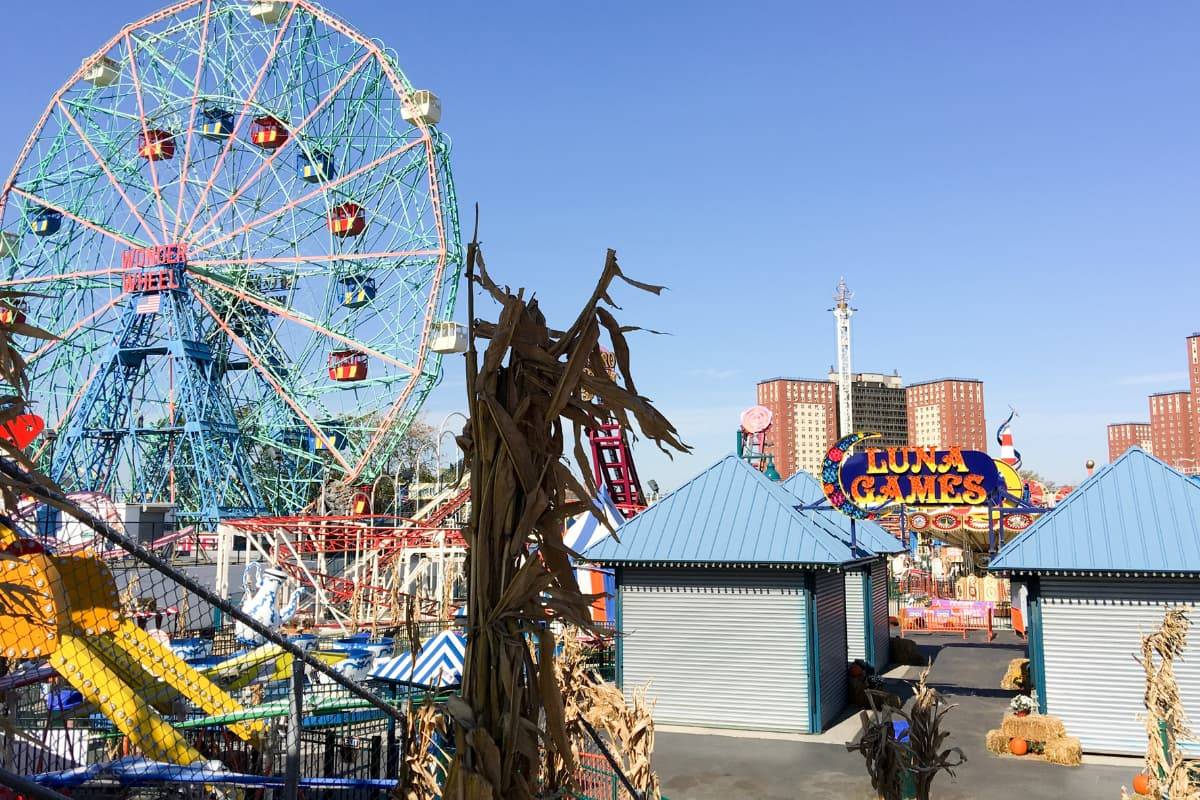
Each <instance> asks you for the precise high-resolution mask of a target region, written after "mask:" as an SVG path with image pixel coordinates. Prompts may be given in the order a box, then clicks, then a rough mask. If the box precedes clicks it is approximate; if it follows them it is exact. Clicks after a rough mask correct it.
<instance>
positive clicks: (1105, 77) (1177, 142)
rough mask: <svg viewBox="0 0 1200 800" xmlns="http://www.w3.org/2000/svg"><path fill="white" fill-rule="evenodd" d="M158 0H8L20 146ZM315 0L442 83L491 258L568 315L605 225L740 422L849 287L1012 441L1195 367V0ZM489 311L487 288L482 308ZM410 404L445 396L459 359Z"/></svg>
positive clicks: (434, 407)
mask: <svg viewBox="0 0 1200 800" xmlns="http://www.w3.org/2000/svg"><path fill="white" fill-rule="evenodd" d="M159 5H161V3H160V2H158V1H157V0H112V1H111V2H106V3H96V2H82V1H81V0H73V1H68V2H63V3H58V4H55V5H54V8H53V10H52V11H50V12H49V13H48V12H47V8H48V7H47V6H46V4H36V3H33V4H30V3H19V4H8V6H9V7H6V9H5V12H6V13H5V21H6V27H7V29H8V31H9V33H10V35H9V36H8V37H7V39H6V48H7V58H6V63H7V64H8V72H7V73H6V74H7V77H6V79H5V80H3V81H2V82H0V100H2V102H3V104H4V111H5V113H4V118H5V122H6V124H5V125H4V126H3V128H0V162H8V163H10V162H11V161H12V159H13V158H14V157H15V154H16V152H17V150H18V149H19V146H20V142H21V141H22V140H23V138H24V137H25V136H26V134H27V133H28V130H29V128H30V127H31V126H32V124H33V122H34V120H35V119H36V117H37V115H38V114H39V113H40V111H41V108H42V106H43V105H44V104H45V102H46V100H47V99H48V98H49V96H50V94H51V93H52V91H53V90H54V89H55V88H56V87H57V86H58V85H59V84H60V83H61V82H62V80H63V79H64V78H65V77H66V76H67V75H68V74H69V73H70V72H71V71H72V70H73V69H74V68H75V67H76V66H77V65H78V63H79V60H80V58H82V57H83V56H84V55H85V54H87V53H89V52H91V51H92V50H93V49H94V48H95V47H96V46H98V45H99V43H100V42H101V40H102V39H103V38H105V37H107V36H108V35H110V34H111V33H112V32H113V31H115V30H116V29H117V28H118V27H119V26H120V25H121V24H123V23H125V22H127V21H130V20H133V19H135V18H137V17H139V16H142V15H143V14H145V13H148V12H150V11H151V10H153V9H155V8H157V7H158V6H159ZM327 6H328V7H329V8H331V9H332V10H333V11H335V12H336V13H338V14H339V15H340V16H342V17H343V18H345V19H346V20H347V21H349V22H350V23H351V24H353V25H355V26H357V27H358V28H360V29H361V30H363V31H364V32H366V33H368V34H369V35H372V36H375V37H378V38H380V39H382V40H384V41H385V42H386V43H387V44H389V45H390V46H392V47H394V48H396V49H397V50H398V51H399V52H400V58H401V62H402V65H403V67H404V69H405V71H406V72H407V73H408V75H409V76H410V77H411V78H412V79H413V81H414V82H415V83H417V84H418V85H421V86H427V87H429V88H432V89H434V90H435V91H437V92H438V93H439V94H440V95H441V97H442V100H443V104H444V108H445V113H444V116H443V120H442V127H443V129H444V130H445V131H446V132H448V133H449V134H450V136H451V137H452V138H453V140H454V172H455V179H456V182H457V185H458V195H459V201H460V204H461V207H462V209H463V217H464V220H467V219H469V216H470V211H469V209H470V207H471V205H472V204H473V203H475V202H478V203H480V205H481V206H482V213H483V226H482V238H483V239H484V242H485V246H486V253H487V257H488V263H489V265H490V267H491V268H492V269H493V271H494V272H495V273H496V275H497V276H498V277H500V278H502V279H504V280H505V281H506V282H509V283H512V284H514V285H524V286H528V287H532V288H536V290H537V291H538V292H539V294H540V296H541V297H542V299H543V303H544V306H545V307H546V308H547V309H548V310H549V311H550V312H551V313H553V312H554V311H556V310H557V311H558V312H560V313H561V314H562V316H563V317H564V318H565V317H566V316H567V315H569V314H571V313H572V312H574V310H575V309H576V308H577V306H578V304H579V302H580V301H581V300H582V298H584V297H585V296H586V294H587V293H588V291H589V290H590V288H591V285H592V283H593V280H594V277H595V275H596V273H597V271H598V269H599V266H600V264H601V261H602V258H603V255H604V248H605V247H610V246H611V247H615V248H616V249H617V250H618V252H619V253H620V256H621V260H622V264H623V265H624V266H625V268H626V269H627V270H628V271H629V273H630V274H631V275H633V276H635V277H637V278H640V279H643V280H647V281H652V282H659V283H664V284H667V285H669V286H670V287H671V291H670V292H669V293H667V294H666V295H664V296H663V297H662V298H661V299H654V298H652V297H641V296H638V295H637V294H636V293H635V292H633V291H626V292H623V293H622V297H621V299H622V300H626V301H628V302H627V303H625V310H624V312H623V313H622V315H621V319H622V320H623V321H627V322H630V323H635V324H637V323H640V324H644V325H647V326H649V327H653V328H658V329H662V330H667V331H670V332H671V333H672V335H671V336H664V337H652V336H642V337H640V338H638V339H637V340H636V342H635V343H634V347H635V351H634V356H635V365H634V366H635V370H636V371H637V372H639V373H640V375H641V381H640V388H642V389H643V390H644V391H645V392H646V393H647V394H649V395H651V396H652V397H653V398H654V399H655V400H656V401H657V402H658V403H659V405H660V406H661V408H662V409H663V410H664V411H665V412H666V413H667V414H668V416H670V417H671V418H672V419H673V420H674V421H675V422H676V423H677V424H678V426H679V428H680V429H681V431H682V433H683V435H684V437H685V438H686V439H687V440H688V441H689V442H690V443H692V444H693V445H695V447H696V452H695V455H694V456H692V457H689V458H684V459H677V460H676V461H675V462H674V463H673V464H672V463H668V462H666V461H665V460H664V459H663V458H661V457H658V456H655V455H653V453H652V452H651V451H649V450H648V449H646V448H642V449H640V450H639V452H638V455H639V456H640V462H639V463H640V467H641V472H642V477H643V480H645V479H647V478H656V479H657V480H658V481H659V483H660V484H662V485H663V487H664V488H667V487H671V486H674V485H677V484H678V483H679V482H681V481H682V480H685V479H686V478H688V477H690V476H691V475H692V474H694V473H695V472H697V471H699V470H700V469H701V468H703V467H704V466H707V464H709V463H710V462H711V461H712V460H714V459H715V458H716V457H718V456H719V455H721V454H723V453H725V452H727V451H729V450H731V449H732V444H733V432H734V428H735V426H736V422H737V414H738V412H739V411H740V410H741V409H742V408H744V407H745V406H747V405H750V404H752V402H753V400H754V386H755V383H756V381H758V380H759V379H762V378H766V377H771V376H775V375H799V376H814V377H815V376H820V375H823V374H824V372H825V370H826V369H827V368H828V366H829V364H830V363H831V362H832V360H833V359H834V339H833V320H832V316H831V315H830V314H828V313H827V311H826V309H827V308H828V307H829V305H830V295H831V292H832V290H833V287H834V284H835V283H836V281H837V278H838V276H839V275H843V274H844V275H845V276H846V278H847V280H848V281H849V283H850V285H851V287H852V288H853V289H854V290H855V291H856V294H857V296H856V301H855V303H856V305H857V307H858V308H859V309H860V310H859V313H858V315H857V316H856V317H855V320H854V323H855V329H854V334H855V342H854V347H855V367H856V369H860V370H871V371H885V370H886V371H890V370H892V369H898V370H899V371H900V373H901V374H902V375H903V376H904V377H905V379H906V380H922V379H927V378H935V377H942V376H967V377H978V378H981V379H983V380H984V381H985V384H986V388H985V396H986V401H987V412H988V426H989V428H990V429H994V428H995V426H996V424H997V423H998V422H999V420H1000V419H1002V418H1003V417H1004V416H1005V415H1006V414H1007V406H1008V405H1009V404H1013V405H1015V406H1016V407H1017V409H1018V410H1019V412H1020V414H1021V418H1020V420H1019V421H1018V423H1017V427H1016V436H1017V447H1018V449H1020V450H1021V451H1022V452H1023V454H1024V456H1025V462H1026V465H1027V466H1029V467H1031V468H1033V469H1036V470H1038V471H1041V472H1043V473H1045V474H1047V475H1049V476H1050V477H1052V478H1055V479H1057V480H1060V481H1069V480H1077V479H1078V478H1079V477H1081V475H1082V473H1083V466H1082V465H1083V462H1084V460H1085V459H1086V458H1088V457H1093V458H1095V459H1096V460H1097V461H1099V462H1103V461H1104V460H1105V458H1106V455H1107V453H1106V446H1105V432H1104V426H1105V424H1106V423H1108V422H1110V421H1124V420H1141V419H1146V418H1147V417H1148V411H1147V402H1146V398H1145V396H1146V394H1147V393H1149V392H1152V391H1159V390H1166V389H1173V388H1182V387H1183V386H1185V385H1186V374H1185V369H1186V361H1185V348H1184V337H1185V336H1186V335H1187V334H1188V333H1190V332H1191V331H1192V330H1193V329H1200V314H1198V313H1197V312H1196V297H1197V290H1198V289H1200V273H1198V271H1197V269H1196V261H1197V250H1198V245H1200V241H1198V240H1200V225H1198V224H1197V221H1198V220H1200V160H1198V158H1197V152H1198V146H1200V102H1198V101H1197V98H1198V97H1200V91H1198V90H1200V55H1198V53H1197V47H1196V43H1197V42H1198V41H1200V6H1197V5H1196V4H1194V3H1190V2H1156V3H1153V4H1133V3H1127V2H1098V1H1095V0H1090V1H1089V2H1061V3H1004V4H1001V3H984V2H962V1H961V0H955V2H948V1H947V2H923V3H911V2H876V3H822V4H817V3H783V2H781V3H737V4H735V3H707V2H689V3H667V2H658V3H623V2H622V3H618V2H612V3H600V4H563V3H553V2H536V3H535V2H525V3H488V4H484V3H479V4H469V3H462V2H432V3H383V2H379V0H329V2H328V3H327ZM484 310H485V311H489V312H490V309H488V308H487V307H486V306H484ZM450 369H451V372H450V373H449V374H448V375H447V378H446V381H445V383H444V385H443V386H442V387H441V388H440V389H439V390H438V392H437V394H435V396H434V398H433V399H432V400H431V402H430V403H429V405H428V416H429V418H430V419H431V421H432V422H433V423H434V424H437V423H438V422H439V421H440V420H441V417H442V416H443V415H444V414H445V412H446V411H447V410H450V409H452V408H457V407H459V406H461V399H460V398H461V392H462V379H461V374H460V371H459V369H458V365H457V364H454V365H451V366H450Z"/></svg>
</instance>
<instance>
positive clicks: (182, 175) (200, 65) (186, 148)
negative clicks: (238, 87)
mask: <svg viewBox="0 0 1200 800" xmlns="http://www.w3.org/2000/svg"><path fill="white" fill-rule="evenodd" d="M212 3H213V0H204V12H203V14H204V16H203V18H202V21H201V22H200V47H199V52H198V53H197V55H196V76H195V78H194V79H193V80H192V102H191V105H190V106H189V109H188V122H187V130H186V131H185V133H184V137H183V162H182V163H181V164H180V167H179V190H178V195H179V196H178V197H177V198H176V200H175V224H174V226H173V227H172V228H171V238H172V239H178V238H179V225H180V219H181V218H182V216H183V198H184V196H185V195H186V191H185V190H186V188H187V177H188V167H189V166H190V165H191V161H192V139H193V138H194V136H195V133H196V109H197V108H198V106H199V105H200V81H201V79H202V78H203V76H204V67H205V60H206V59H207V58H208V36H209V31H210V29H211V27H212Z"/></svg>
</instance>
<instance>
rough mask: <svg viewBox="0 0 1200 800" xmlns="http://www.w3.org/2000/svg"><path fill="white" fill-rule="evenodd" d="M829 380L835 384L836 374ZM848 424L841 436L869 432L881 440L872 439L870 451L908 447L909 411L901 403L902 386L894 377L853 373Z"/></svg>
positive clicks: (897, 377) (831, 375)
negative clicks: (879, 448) (882, 448)
mask: <svg viewBox="0 0 1200 800" xmlns="http://www.w3.org/2000/svg"><path fill="white" fill-rule="evenodd" d="M829 380H830V382H832V383H837V382H838V373H837V372H830V373H829ZM850 416H851V420H850V424H849V425H842V424H841V421H842V420H841V415H840V414H839V415H838V430H839V431H840V432H841V435H842V436H845V435H846V434H847V433H851V432H858V431H871V432H873V433H880V434H883V436H882V437H881V438H879V439H872V440H871V446H872V447H903V446H905V445H906V444H908V409H907V407H906V406H905V403H904V382H903V381H902V380H901V379H900V376H899V375H898V374H896V373H893V374H891V375H883V374H882V373H878V372H856V373H854V375H853V376H852V377H851V380H850Z"/></svg>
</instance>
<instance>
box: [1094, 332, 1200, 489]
mask: <svg viewBox="0 0 1200 800" xmlns="http://www.w3.org/2000/svg"><path fill="white" fill-rule="evenodd" d="M1187 359H1188V388H1187V389H1179V390H1176V391H1173V392H1157V393H1155V394H1152V395H1150V398H1149V400H1150V422H1149V423H1145V422H1121V423H1114V424H1112V425H1109V426H1108V459H1109V461H1112V460H1114V459H1116V458H1117V456H1119V455H1121V454H1122V453H1124V452H1125V451H1126V450H1128V449H1129V448H1130V447H1131V446H1133V445H1135V444H1136V445H1139V446H1140V447H1142V448H1143V449H1147V450H1149V451H1150V452H1152V453H1154V455H1155V456H1157V457H1159V458H1161V459H1162V460H1163V461H1165V462H1167V463H1168V464H1170V465H1171V466H1172V467H1174V468H1175V469H1177V470H1179V471H1181V472H1185V473H1187V474H1189V475H1197V474H1200V333H1193V334H1192V335H1191V336H1189V337H1187ZM1147 444H1149V447H1147Z"/></svg>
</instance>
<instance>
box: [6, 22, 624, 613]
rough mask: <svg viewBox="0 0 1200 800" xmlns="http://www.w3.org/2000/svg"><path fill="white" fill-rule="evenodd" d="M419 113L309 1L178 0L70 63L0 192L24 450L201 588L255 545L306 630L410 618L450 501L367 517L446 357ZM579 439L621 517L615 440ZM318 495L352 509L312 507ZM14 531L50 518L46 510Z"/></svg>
mask: <svg viewBox="0 0 1200 800" xmlns="http://www.w3.org/2000/svg"><path fill="white" fill-rule="evenodd" d="M441 113H442V109H441V104H440V101H439V100H438V98H437V96H436V95H434V94H433V93H431V92H428V91H425V90H417V89H414V88H413V86H412V85H411V84H410V83H409V82H408V80H407V79H406V78H405V77H404V75H403V74H402V73H401V72H400V70H399V67H398V66H397V64H396V59H395V56H394V54H393V53H392V52H391V51H388V50H385V49H383V48H382V47H381V46H380V45H378V44H377V43H375V42H374V41H373V40H370V39H367V38H366V37H364V36H362V34H360V33H358V32H357V31H355V30H354V29H352V28H350V27H348V26H347V25H345V24H344V23H343V22H341V21H340V20H338V19H337V18H336V17H334V16H332V15H330V14H329V13H328V12H326V11H324V10H323V9H321V8H319V7H318V6H316V5H315V4H314V3H312V2H310V0H287V2H255V3H249V2H245V1H244V0H182V2H178V3H175V4H174V5H172V6H170V7H169V8H166V9H164V10H163V11H161V12H158V13H155V14H152V15H150V16H149V17H146V18H145V19H143V20H141V21H139V22H136V23H133V24H131V25H129V26H126V27H125V28H123V29H122V30H121V31H120V32H119V33H118V34H117V35H116V36H114V37H113V38H111V39H110V40H109V41H107V42H106V43H105V44H104V45H103V46H102V47H101V48H100V49H99V50H98V51H97V52H96V53H94V54H93V55H91V56H89V57H88V58H86V59H85V60H84V62H83V64H82V66H81V67H80V68H79V70H78V71H77V72H76V73H75V74H74V75H73V76H71V78H70V79H69V80H68V81H67V83H66V84H65V85H64V86H63V87H62V88H61V89H60V90H59V91H58V92H56V93H55V95H54V96H53V97H52V98H51V100H50V103H49V105H48V107H47V108H46V110H45V112H44V113H43V115H42V117H41V119H40V120H38V122H37V124H36V126H35V128H34V131H33V133H32V134H31V135H30V137H29V139H28V141H27V142H26V144H25V146H24V147H23V149H22V150H21V153H20V155H19V157H18V159H17V163H16V165H15V167H14V168H13V170H12V173H11V175H10V176H9V178H8V180H7V182H6V183H5V184H4V186H3V190H2V192H0V288H3V289H4V290H7V291H19V292H25V293H26V294H25V295H24V296H23V297H21V298H20V299H19V300H17V301H13V302H11V303H9V304H7V305H6V306H5V308H4V309H3V311H4V314H6V315H7V316H4V317H2V318H0V323H3V322H4V321H5V320H7V322H8V324H13V323H24V322H28V323H29V324H30V325H33V326H36V327H39V328H42V329H44V330H46V331H48V332H50V333H51V334H52V335H53V337H54V338H52V339H48V340H40V339H32V338H29V339H26V338H22V337H19V336H18V337H17V339H18V341H19V342H20V343H21V344H22V345H23V346H24V348H25V357H26V361H27V364H28V370H27V372H28V377H29V381H30V387H31V388H30V398H31V400H32V409H31V410H32V411H33V412H34V417H33V419H34V420H35V421H36V423H37V425H39V426H41V425H43V424H44V427H45V430H44V431H40V436H39V435H37V434H38V432H32V435H33V436H35V437H36V438H34V439H33V440H32V442H30V443H29V446H28V450H27V452H28V453H29V454H30V455H31V456H32V457H33V458H34V459H35V460H36V461H37V462H38V463H39V465H40V466H41V467H42V468H43V470H44V471H45V472H46V473H48V474H49V475H50V477H51V478H52V479H53V480H54V481H55V482H57V483H58V484H59V485H60V486H62V487H63V488H64V489H65V490H66V491H68V492H69V493H71V494H72V495H73V496H75V497H78V498H88V500H89V502H94V501H98V502H100V503H101V505H105V506H106V513H107V515H108V516H109V517H110V518H113V519H115V520H120V519H122V515H123V513H124V512H122V511H121V510H120V509H121V508H140V509H142V512H143V513H145V510H146V509H150V508H153V509H160V510H163V513H164V514H167V515H169V519H170V520H172V523H171V524H173V525H175V526H177V527H178V528H179V529H180V533H178V534H168V535H166V536H155V537H150V538H153V539H154V540H155V541H156V542H157V543H160V544H162V545H164V546H166V545H171V546H173V547H175V548H176V550H178V549H182V548H183V547H184V546H185V545H186V546H188V547H190V548H191V549H192V551H193V553H194V551H195V550H196V549H198V548H201V547H207V548H208V549H211V550H214V551H215V552H214V553H213V558H215V560H216V563H217V565H218V572H217V578H216V584H217V588H218V589H219V590H221V591H222V592H228V591H229V588H230V587H229V582H230V578H229V576H230V567H231V565H232V563H233V562H236V561H238V560H239V559H243V558H246V557H250V558H260V559H262V560H264V561H266V562H268V563H270V564H271V565H273V566H275V567H277V568H278V569H281V570H282V571H284V572H285V573H286V574H287V575H288V576H289V577H290V578H291V579H292V580H291V581H290V582H289V586H288V587H287V589H285V591H292V590H294V589H295V588H296V587H297V586H299V587H303V588H304V589H305V590H306V592H308V594H309V600H308V601H307V604H306V613H308V614H310V615H311V617H312V618H313V619H314V620H315V621H316V622H317V624H332V625H337V626H340V627H342V628H343V629H344V628H348V627H354V626H355V625H356V624H357V623H358V622H359V621H361V620H366V619H370V620H375V621H379V620H384V619H386V620H394V619H398V618H399V616H400V615H402V614H403V613H405V611H404V608H402V607H401V606H409V605H412V603H414V602H416V605H417V607H418V608H419V609H420V610H421V611H422V612H423V613H424V614H426V615H435V611H437V609H438V607H439V606H442V605H443V604H444V603H445V602H446V601H447V600H448V598H449V595H450V594H451V592H450V591H449V587H450V586H451V585H452V584H453V583H454V580H455V575H457V574H458V573H459V572H460V571H461V570H460V569H459V567H458V565H460V564H461V562H462V558H463V542H462V537H461V534H460V533H459V524H460V522H461V518H462V516H463V512H464V509H465V507H466V504H467V503H468V502H469V492H468V490H467V489H466V488H462V487H454V488H450V489H448V490H446V491H444V492H442V493H441V494H440V495H439V496H438V497H437V498H435V499H434V501H432V502H430V503H427V504H426V506H425V507H424V508H421V509H419V510H418V511H416V512H415V513H410V514H408V516H401V515H400V511H401V509H400V508H399V507H398V504H397V507H395V508H393V509H391V510H392V511H393V512H395V513H392V514H377V513H372V512H373V511H376V510H377V509H376V508H375V506H377V505H379V504H377V503H376V502H375V498H374V492H373V487H374V486H375V485H377V484H378V482H379V480H380V479H381V478H382V477H385V476H390V473H391V472H393V471H394V461H395V454H396V452H397V448H398V446H399V444H400V442H401V440H402V439H403V437H404V435H405V433H406V431H407V429H408V426H409V424H410V422H411V421H412V420H413V418H414V417H415V415H416V414H417V412H418V410H419V409H420V407H421V405H422V403H423V402H424V400H425V398H426V396H427V395H428V394H429V392H430V391H431V390H432V388H433V387H434V385H435V384H436V383H437V381H438V379H439V377H440V374H441V360H442V357H443V356H444V355H446V354H450V353H461V352H463V350H465V347H466V337H465V333H464V331H463V329H462V327H461V326H458V325H455V324H454V323H453V322H452V321H451V314H452V313H453V309H454V304H455V295H456V292H457V287H458V282H459V273H460V267H461V264H460V240H459V225H458V216H457V207H456V201H455V197H454V188H453V182H452V179H451V175H450V165H449V159H448V154H449V149H450V148H449V142H448V140H447V139H446V137H445V136H444V135H443V134H442V133H441V131H440V130H439V129H438V127H437V125H438V123H439V122H440V119H441ZM606 357H607V358H609V360H610V361H611V360H612V357H611V354H609V355H608V356H606ZM609 366H610V368H613V369H615V363H611V364H610V365H609ZM43 421H44V422H43ZM31 431H32V428H31V427H30V426H26V430H24V431H23V432H22V437H23V438H25V439H28V438H29V436H26V435H25V434H27V433H30V432H31ZM588 439H589V443H590V446H591V449H592V454H593V457H594V464H595V470H596V479H597V482H598V483H600V484H603V485H604V486H606V487H607V489H608V492H609V496H610V497H611V498H612V499H613V500H614V501H615V503H616V505H617V506H618V507H619V508H620V510H621V512H622V514H624V515H625V516H630V515H632V514H634V513H637V512H638V511H639V510H640V509H641V508H643V507H644V506H645V495H644V493H643V490H642V487H641V484H640V482H639V479H638V475H637V470H636V467H635V465H634V463H633V460H632V457H631V455H630V448H629V441H628V437H627V434H626V432H625V431H624V430H622V429H621V427H620V426H619V425H618V424H616V423H615V421H614V422H611V423H609V424H605V425H601V426H599V427H598V428H597V429H596V430H592V431H589V432H588ZM463 485H464V486H465V483H464V484H463ZM330 486H337V487H341V488H347V487H348V488H349V489H350V490H351V491H353V493H354V496H353V500H352V502H351V503H349V504H344V505H343V506H342V507H336V508H332V509H329V508H327V507H325V506H324V505H323V504H322V503H321V502H320V498H322V497H324V495H325V493H326V489H327V488H328V487H330ZM25 524H26V525H27V526H29V527H32V526H33V525H35V524H36V527H37V530H38V533H40V534H41V536H42V537H43V538H46V539H54V538H55V537H56V536H61V535H63V534H64V532H65V531H66V530H67V528H68V527H69V525H68V524H67V522H66V521H65V520H63V519H62V518H61V516H60V514H59V512H57V511H55V510H53V509H50V508H48V507H44V506H40V507H38V508H37V509H36V510H34V511H33V512H32V513H31V519H28V520H25ZM157 533H161V531H156V534H157ZM185 534H186V536H187V537H188V538H187V540H186V541H184V536H185ZM143 538H145V537H143ZM417 597H419V598H420V600H419V601H417V600H415V599H411V598H417ZM442 613H445V609H442V610H441V611H437V614H442Z"/></svg>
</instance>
